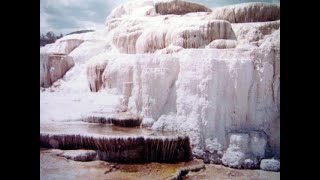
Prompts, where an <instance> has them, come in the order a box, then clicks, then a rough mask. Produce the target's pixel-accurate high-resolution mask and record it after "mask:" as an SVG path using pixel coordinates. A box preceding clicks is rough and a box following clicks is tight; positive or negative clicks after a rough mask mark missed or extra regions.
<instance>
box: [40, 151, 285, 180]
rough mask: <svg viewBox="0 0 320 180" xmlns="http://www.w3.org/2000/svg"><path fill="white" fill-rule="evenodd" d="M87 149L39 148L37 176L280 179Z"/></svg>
mask: <svg viewBox="0 0 320 180" xmlns="http://www.w3.org/2000/svg"><path fill="white" fill-rule="evenodd" d="M92 154H93V155H94V153H93V152H90V151H88V150H86V151H85V150H76V151H72V150H64V151H63V150H55V149H40V179H66V180H67V179H97V180H99V179H104V180H106V179H110V180H111V179H132V180H133V179H141V180H144V179H154V180H158V179H159V180H164V179H168V180H169V179H194V180H198V179H212V177H214V179H268V180H277V179H280V173H277V172H268V171H261V170H237V169H232V168H227V167H224V166H221V165H213V164H204V163H203V161H202V160H197V159H195V160H192V161H190V162H181V163H175V164H172V163H170V164H168V163H145V164H121V163H111V162H106V161H100V160H94V158H93V157H94V156H92Z"/></svg>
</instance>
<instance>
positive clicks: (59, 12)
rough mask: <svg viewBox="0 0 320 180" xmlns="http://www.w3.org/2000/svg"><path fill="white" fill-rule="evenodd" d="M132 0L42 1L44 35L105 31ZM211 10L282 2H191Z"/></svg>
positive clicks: (228, 0)
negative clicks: (114, 14) (115, 13)
mask: <svg viewBox="0 0 320 180" xmlns="http://www.w3.org/2000/svg"><path fill="white" fill-rule="evenodd" d="M126 1H128V0H40V32H41V33H44V34H45V33H46V32H48V31H53V32H54V33H55V34H60V33H63V34H64V35H65V34H67V33H70V32H73V31H77V30H84V29H96V28H99V27H103V26H104V25H103V24H104V22H105V20H106V17H107V16H108V15H109V13H110V12H111V11H112V9H114V8H115V7H116V6H118V5H120V4H122V3H124V2H126ZM189 1H193V2H198V3H200V4H203V5H206V6H208V7H210V8H213V7H219V6H225V5H230V4H238V3H243V2H272V3H279V2H280V0H189Z"/></svg>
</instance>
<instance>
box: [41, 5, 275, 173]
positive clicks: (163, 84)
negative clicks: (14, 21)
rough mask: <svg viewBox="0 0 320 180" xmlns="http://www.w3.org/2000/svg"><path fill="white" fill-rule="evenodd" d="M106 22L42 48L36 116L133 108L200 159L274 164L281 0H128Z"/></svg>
mask: <svg viewBox="0 0 320 180" xmlns="http://www.w3.org/2000/svg"><path fill="white" fill-rule="evenodd" d="M105 25H106V26H105V28H104V29H101V30H97V31H95V32H90V33H84V34H76V35H69V36H65V37H63V38H61V39H59V40H58V41H57V42H55V43H54V44H50V45H47V46H45V47H43V48H40V87H41V88H40V91H41V97H42V98H41V99H42V100H41V102H40V103H41V112H42V113H41V115H40V116H41V117H40V118H41V119H42V120H41V123H44V124H46V123H52V122H56V121H59V122H60V123H63V122H73V121H91V120H90V118H89V120H88V117H91V116H92V115H95V116H97V117H99V118H102V120H101V119H100V120H96V121H95V123H101V122H103V121H108V118H109V117H110V113H115V112H126V113H131V114H134V115H135V116H138V117H142V118H141V127H142V128H149V129H152V130H154V131H177V132H178V133H181V134H184V135H186V136H188V137H189V138H190V144H191V149H192V155H193V156H194V157H196V158H200V159H203V160H204V162H205V163H214V164H223V165H225V166H229V167H233V168H254V169H255V168H262V169H264V170H269V171H280V6H278V5H274V4H268V3H244V4H239V5H232V6H225V7H221V8H213V9H210V8H208V7H205V6H202V5H199V4H196V3H190V2H182V1H160V2H154V1H149V0H143V1H129V2H127V3H125V4H123V5H120V6H119V7H117V8H115V9H114V10H113V11H112V13H111V14H110V15H109V16H108V17H107V20H106V23H105ZM62 97H64V98H62ZM111 102H112V103H111ZM109 104H112V106H113V107H112V108H110V106H109ZM61 105H63V106H61ZM62 112H63V113H62ZM103 118H104V119H105V120H103ZM114 122H118V121H117V120H116V121H114ZM120 122H122V121H120ZM120 124H121V123H120ZM208 167H211V166H208ZM212 167H215V166H212ZM209 169H210V168H209ZM206 171H207V170H206ZM213 171H215V170H213ZM235 172H237V171H235ZM245 172H246V171H243V174H245ZM248 172H251V171H248ZM209 174H210V173H209ZM236 174H237V173H236ZM249 174H250V173H249ZM202 175H203V174H202ZM199 176H201V173H200V174H199ZM257 176H258V175H257ZM190 177H191V176H190ZM239 178H241V177H239Z"/></svg>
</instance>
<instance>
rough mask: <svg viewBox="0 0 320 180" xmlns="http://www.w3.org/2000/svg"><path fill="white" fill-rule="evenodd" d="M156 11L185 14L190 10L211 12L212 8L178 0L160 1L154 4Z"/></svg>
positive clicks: (163, 13) (190, 11)
mask: <svg viewBox="0 0 320 180" xmlns="http://www.w3.org/2000/svg"><path fill="white" fill-rule="evenodd" d="M155 8H156V12H157V13H159V14H161V15H165V14H178V15H182V14H187V13H192V12H211V11H212V10H211V9H209V8H207V7H206V6H203V5H200V4H197V3H192V2H186V1H179V0H167V1H160V2H157V3H156V4H155Z"/></svg>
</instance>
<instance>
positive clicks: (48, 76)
mask: <svg viewBox="0 0 320 180" xmlns="http://www.w3.org/2000/svg"><path fill="white" fill-rule="evenodd" d="M73 66H74V61H73V59H72V58H71V57H70V56H67V55H64V54H42V55H40V87H44V88H47V87H50V86H51V85H52V84H53V83H54V82H56V81H57V80H58V79H60V78H62V77H63V76H64V75H65V73H66V72H67V71H68V70H69V69H70V68H71V67H73Z"/></svg>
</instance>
